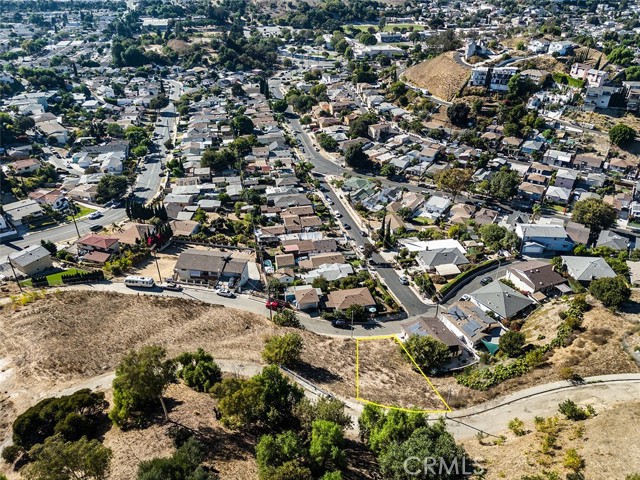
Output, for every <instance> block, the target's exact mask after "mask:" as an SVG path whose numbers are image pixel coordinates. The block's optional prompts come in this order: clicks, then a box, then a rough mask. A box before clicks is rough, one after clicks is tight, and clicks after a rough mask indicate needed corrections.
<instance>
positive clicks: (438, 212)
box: [419, 195, 451, 220]
mask: <svg viewBox="0 0 640 480" xmlns="http://www.w3.org/2000/svg"><path fill="white" fill-rule="evenodd" d="M450 206H451V200H449V199H448V198H445V197H439V196H437V195H433V196H432V197H429V199H428V200H427V201H426V202H425V203H424V205H423V206H422V209H421V210H420V213H419V215H420V216H424V217H429V218H432V219H434V220H435V219H438V218H440V217H441V216H442V215H444V214H445V213H446V212H447V210H448V209H449V207H450Z"/></svg>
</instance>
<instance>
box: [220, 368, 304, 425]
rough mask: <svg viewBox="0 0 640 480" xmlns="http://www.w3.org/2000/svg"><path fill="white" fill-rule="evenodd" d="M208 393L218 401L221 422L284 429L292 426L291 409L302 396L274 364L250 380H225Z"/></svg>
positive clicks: (300, 391)
mask: <svg viewBox="0 0 640 480" xmlns="http://www.w3.org/2000/svg"><path fill="white" fill-rule="evenodd" d="M212 393H213V395H214V396H215V397H216V398H217V399H218V400H219V402H218V408H219V409H220V412H221V413H222V421H223V422H224V423H225V424H226V425H227V426H230V427H235V428H237V427H242V426H247V425H258V426H264V427H267V428H274V429H276V428H277V429H284V428H286V427H287V426H288V425H291V424H292V420H293V419H294V416H293V408H294V407H295V405H297V404H298V403H299V402H300V400H301V399H302V397H303V396H304V393H303V391H302V390H301V389H300V388H298V387H297V386H296V385H292V384H291V383H290V382H289V380H288V379H287V377H285V376H284V375H283V374H282V373H281V372H280V370H279V369H278V367H277V366H275V365H271V366H269V367H265V368H264V369H263V370H262V373H260V374H259V375H256V376H254V377H252V378H250V379H246V380H245V379H239V378H225V379H223V380H222V382H220V383H218V384H216V385H215V386H214V387H213V390H212Z"/></svg>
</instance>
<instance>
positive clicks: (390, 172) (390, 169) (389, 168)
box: [380, 163, 396, 178]
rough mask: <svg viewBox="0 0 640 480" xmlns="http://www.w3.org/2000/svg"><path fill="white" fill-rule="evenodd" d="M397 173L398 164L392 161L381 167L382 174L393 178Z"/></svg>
mask: <svg viewBox="0 0 640 480" xmlns="http://www.w3.org/2000/svg"><path fill="white" fill-rule="evenodd" d="M395 174H396V166H395V165H394V164H392V163H385V164H384V165H383V166H382V168H381V169H380V175H382V176H383V177H387V178H391V177H393V176H395Z"/></svg>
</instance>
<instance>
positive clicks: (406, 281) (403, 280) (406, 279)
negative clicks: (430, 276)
mask: <svg viewBox="0 0 640 480" xmlns="http://www.w3.org/2000/svg"><path fill="white" fill-rule="evenodd" d="M400 283H401V284H402V285H409V279H408V278H407V277H400Z"/></svg>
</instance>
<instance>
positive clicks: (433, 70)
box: [404, 52, 471, 100]
mask: <svg viewBox="0 0 640 480" xmlns="http://www.w3.org/2000/svg"><path fill="white" fill-rule="evenodd" d="M454 53H455V52H447V53H443V54H442V55H439V56H437V57H435V58H432V59H430V60H427V61H426V62H422V63H419V64H418V65H414V66H413V67H411V68H409V69H407V71H405V72H404V76H405V77H406V79H407V80H408V81H409V82H410V83H412V84H414V85H417V86H418V87H421V88H426V89H427V90H429V93H431V94H432V95H435V96H436V97H438V98H441V99H443V100H450V99H452V98H453V97H454V96H455V95H456V94H457V93H458V92H460V90H461V89H462V87H463V86H464V84H465V83H466V82H467V80H468V79H469V77H470V76H471V69H470V68H469V67H466V66H463V65H461V64H459V63H458V62H456V61H455V60H454V59H453V55H454Z"/></svg>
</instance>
